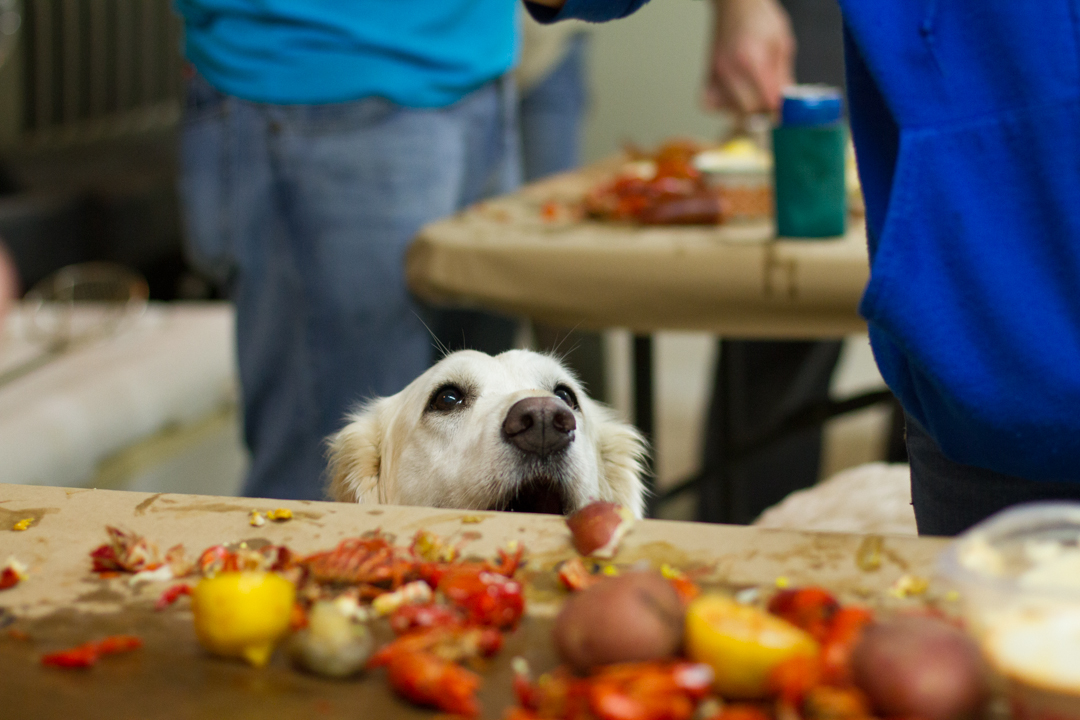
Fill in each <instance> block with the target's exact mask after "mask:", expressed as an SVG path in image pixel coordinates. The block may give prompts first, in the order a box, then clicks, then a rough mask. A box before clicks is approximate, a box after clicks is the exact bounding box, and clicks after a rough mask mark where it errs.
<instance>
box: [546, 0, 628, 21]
mask: <svg viewBox="0 0 1080 720" xmlns="http://www.w3.org/2000/svg"><path fill="white" fill-rule="evenodd" d="M648 1H649V0H566V4H565V5H563V6H562V7H561V8H559V9H556V8H552V7H548V6H547V5H539V4H537V3H532V2H529V0H525V7H526V8H527V9H528V10H529V13H531V14H532V16H533V18H535V19H536V20H537V21H538V22H542V23H553V22H556V21H557V20H569V19H570V18H574V19H577V20H588V21H589V22H606V21H608V20H617V19H618V18H623V17H626V16H627V15H630V14H631V13H633V12H635V11H636V10H637V9H638V8H640V7H641V6H642V5H644V4H645V3H647V2H648Z"/></svg>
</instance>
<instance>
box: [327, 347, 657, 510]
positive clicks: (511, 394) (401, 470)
mask: <svg viewBox="0 0 1080 720" xmlns="http://www.w3.org/2000/svg"><path fill="white" fill-rule="evenodd" d="M348 421H349V422H348V424H347V425H346V426H345V428H344V429H343V430H341V431H340V432H338V433H337V434H336V435H334V436H332V437H331V438H330V440H329V473H328V474H329V477H330V482H329V494H330V496H331V497H332V498H333V499H334V500H338V501H344V502H362V503H392V504H399V505H426V506H429V507H444V508H457V509H462V510H508V511H517V512H540V513H555V514H562V515H567V514H571V513H573V512H574V511H576V510H579V509H580V508H582V507H584V506H585V505H587V504H588V503H590V502H592V501H594V500H607V501H610V502H615V503H619V504H621V505H623V506H625V507H627V508H629V509H630V511H631V512H633V513H634V515H635V516H636V517H642V515H643V513H644V509H645V488H644V485H643V484H642V481H641V473H642V468H643V461H644V457H645V453H646V448H645V442H644V440H643V438H642V436H641V434H640V433H639V432H638V431H637V430H636V429H635V428H634V427H632V426H630V425H628V424H626V423H623V422H620V421H619V420H618V419H616V417H615V414H614V412H613V411H612V410H611V409H609V408H607V407H606V406H604V405H601V404H600V403H598V402H596V401H594V400H592V399H590V398H589V397H588V396H587V395H586V394H585V393H584V391H583V390H582V388H581V385H580V384H579V382H578V381H577V379H576V378H575V377H574V375H573V374H572V373H571V372H570V371H569V370H567V369H566V368H565V367H564V366H563V365H562V364H561V363H560V362H559V361H558V360H557V359H556V358H555V357H553V356H550V355H545V354H541V353H537V352H532V351H528V350H510V351H507V352H504V353H502V354H500V355H496V356H491V355H487V354H485V353H481V352H476V351H472V350H462V351H458V352H455V353H451V354H449V355H447V356H445V357H444V358H443V359H442V360H440V361H439V362H438V363H436V364H435V365H433V366H432V367H431V368H430V369H428V371H427V372H425V373H424V374H423V375H421V376H420V377H419V378H417V379H416V380H414V381H413V382H412V383H410V384H409V385H408V386H407V387H406V388H405V389H404V390H402V391H401V392H399V393H398V394H396V395H391V396H389V397H383V398H377V399H375V400H372V401H370V402H368V403H366V404H364V405H363V406H362V407H361V408H360V409H359V410H358V411H357V412H355V413H353V414H352V415H351V416H350V417H349V418H348Z"/></svg>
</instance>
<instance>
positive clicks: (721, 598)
mask: <svg viewBox="0 0 1080 720" xmlns="http://www.w3.org/2000/svg"><path fill="white" fill-rule="evenodd" d="M817 653H818V643H817V641H815V640H814V638H812V637H811V636H810V635H809V634H808V633H807V632H805V631H803V630H800V629H799V628H797V627H795V626H794V625H792V624H791V623H789V622H788V621H787V620H783V619H781V618H779V617H776V616H775V615H771V614H769V613H768V612H766V611H764V610H761V609H759V608H756V607H750V606H748V605H740V604H739V603H737V602H735V601H734V600H732V599H731V598H729V597H727V596H726V595H714V594H710V595H702V596H701V597H699V598H697V599H696V600H694V601H693V602H692V603H690V607H689V608H688V609H687V611H686V654H687V655H688V656H689V657H690V659H691V660H694V661H696V662H701V663H706V664H708V665H711V666H712V669H713V673H714V674H715V679H714V681H713V685H714V687H715V688H716V691H717V692H718V693H720V694H721V695H723V696H724V697H725V698H732V699H753V698H761V697H765V696H766V695H767V694H768V678H769V674H770V673H771V672H772V670H773V668H775V667H776V666H777V665H779V664H780V663H782V662H784V661H785V660H789V659H791V658H793V657H798V656H814V655H816V654H817Z"/></svg>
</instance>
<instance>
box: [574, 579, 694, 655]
mask: <svg viewBox="0 0 1080 720" xmlns="http://www.w3.org/2000/svg"><path fill="white" fill-rule="evenodd" d="M682 633H683V607H682V603H681V602H680V601H679V595H678V593H676V592H675V589H674V588H673V587H672V586H671V583H670V582H668V581H667V580H665V579H664V577H663V576H662V575H660V573H657V572H630V573H625V574H623V575H618V576H615V577H610V578H604V579H603V580H600V581H599V582H597V583H596V584H595V585H591V586H589V587H588V588H586V589H585V590H582V591H580V592H578V593H576V594H574V595H572V596H571V597H570V599H569V600H567V601H566V604H565V605H563V608H562V610H561V611H560V612H559V616H558V617H557V618H556V619H555V630H554V640H555V648H556V650H557V651H558V653H559V655H560V657H562V659H563V660H564V661H565V662H566V663H567V664H569V665H570V666H571V667H573V668H574V669H575V670H578V671H586V670H588V669H590V668H592V667H594V666H596V665H606V664H609V663H619V662H637V661H644V660H658V659H662V658H665V657H669V656H672V655H674V654H675V653H677V652H678V650H679V647H680V646H681V644H682Z"/></svg>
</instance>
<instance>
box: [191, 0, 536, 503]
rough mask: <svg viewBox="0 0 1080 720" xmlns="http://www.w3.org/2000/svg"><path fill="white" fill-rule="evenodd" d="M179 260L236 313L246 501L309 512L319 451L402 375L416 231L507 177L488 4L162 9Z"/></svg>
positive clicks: (514, 177) (408, 355) (196, 4)
mask: <svg viewBox="0 0 1080 720" xmlns="http://www.w3.org/2000/svg"><path fill="white" fill-rule="evenodd" d="M175 6H176V9H177V11H178V12H179V13H180V15H181V16H182V17H183V19H184V39H185V51H186V55H187V58H188V60H189V62H190V64H191V67H192V72H191V73H190V77H189V79H188V93H187V104H186V108H185V112H184V118H183V123H182V131H181V178H180V189H181V198H182V204H183V209H184V218H185V226H186V233H185V234H186V239H187V246H188V254H189V256H190V258H191V260H192V262H193V263H194V264H195V266H196V267H198V268H199V269H201V270H202V271H203V272H204V273H206V274H207V275H209V276H210V277H211V278H212V279H214V280H216V281H217V282H219V283H220V284H221V285H222V286H223V287H224V288H225V291H226V293H227V295H228V296H229V298H230V299H231V300H233V302H234V303H235V305H236V323H237V324H236V339H237V356H238V362H239V373H240V383H241V395H242V403H243V419H244V436H245V441H246V444H247V446H248V448H249V450H250V453H251V464H250V470H249V473H248V476H247V478H246V481H245V483H244V486H243V492H244V493H245V494H247V495H254V496H262V497H278V498H301V499H305V498H306V499H323V497H324V493H323V478H322V473H323V472H324V468H325V461H324V457H323V452H324V445H323V443H324V439H325V438H326V437H327V436H328V435H330V434H331V433H333V432H336V431H337V430H338V429H340V427H341V425H342V423H343V422H344V417H345V414H346V412H347V411H348V409H349V408H350V407H351V406H353V405H354V404H355V403H357V402H359V401H361V400H364V399H365V398H368V397H372V396H376V395H389V394H393V393H395V392H397V391H398V390H400V389H401V388H403V387H404V386H405V385H406V384H407V383H408V382H409V381H411V380H412V379H414V378H415V377H416V376H418V375H419V374H420V373H422V372H423V371H424V370H425V369H426V368H427V367H428V365H429V363H430V361H431V358H432V340H431V337H430V335H429V332H428V329H427V328H426V327H425V322H426V323H427V324H428V325H430V326H431V327H432V328H433V329H434V331H435V333H436V334H439V335H442V336H443V337H446V338H450V339H452V340H454V341H455V342H457V343H461V342H462V341H463V340H462V338H463V334H464V342H465V343H467V344H469V345H470V346H472V347H476V348H477V349H483V350H488V351H499V350H502V349H505V348H506V347H508V346H509V345H510V342H511V339H512V336H513V330H514V325H513V323H511V322H510V321H508V320H505V319H497V318H491V317H489V316H480V315H477V314H467V313H465V314H462V313H445V312H439V313H436V312H434V311H432V310H430V309H429V308H424V307H422V306H421V305H420V304H418V303H417V302H416V301H415V300H414V299H413V298H412V297H411V296H410V295H409V292H408V290H407V288H406V285H405V277H404V269H403V268H404V253H405V249H406V247H407V245H408V242H409V241H410V240H411V239H412V237H413V236H414V235H415V233H416V231H417V230H418V229H419V228H420V227H421V225H423V224H424V223H426V222H429V221H431V220H435V219H437V218H440V217H444V216H447V215H451V214H453V213H454V212H456V211H457V210H459V209H460V208H462V207H464V206H466V205H468V204H471V203H473V202H476V201H477V200H480V199H481V198H483V197H485V196H487V195H491V194H494V193H498V192H506V191H508V190H510V189H512V188H513V187H514V186H515V184H516V183H517V181H518V173H519V171H520V169H519V148H518V142H517V132H516V117H515V113H516V110H515V104H516V97H515V94H514V92H513V89H512V83H511V82H509V81H508V80H507V78H506V75H507V73H508V71H509V70H510V68H511V66H512V64H513V62H514V59H515V52H516V49H515V43H516V37H515V35H516V33H515V22H516V18H515V13H517V12H519V11H520V7H519V6H517V5H516V4H515V3H514V2H511V1H508V0H352V1H351V2H339V1H338V0H176V3H175Z"/></svg>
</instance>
